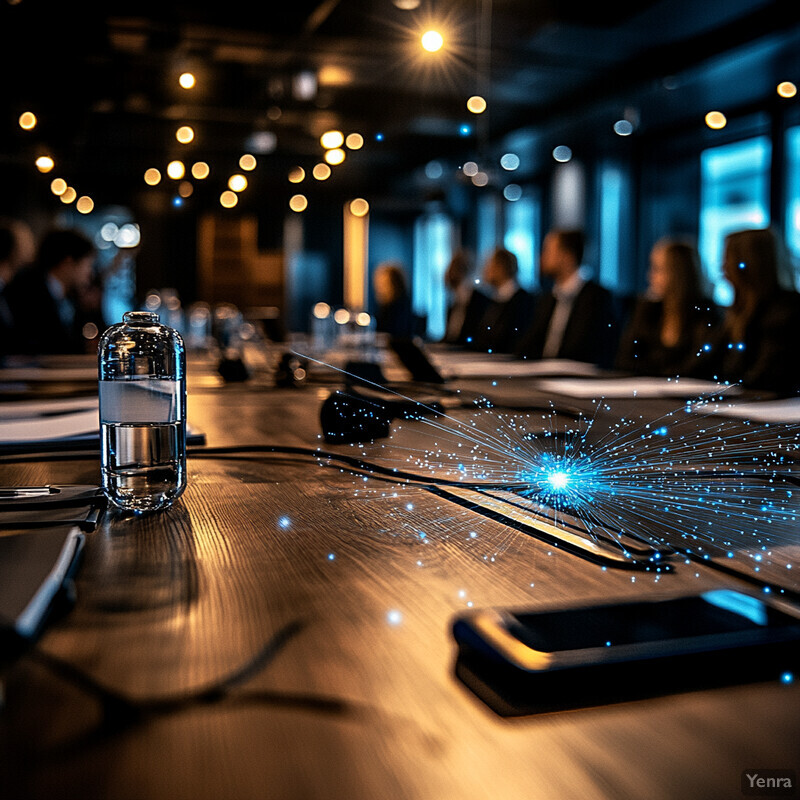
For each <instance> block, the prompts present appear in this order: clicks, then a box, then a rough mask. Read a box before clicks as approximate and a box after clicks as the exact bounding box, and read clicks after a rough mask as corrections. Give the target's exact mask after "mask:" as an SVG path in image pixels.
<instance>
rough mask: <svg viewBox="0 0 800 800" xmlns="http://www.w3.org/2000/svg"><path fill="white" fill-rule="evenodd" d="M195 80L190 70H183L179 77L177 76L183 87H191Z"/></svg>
mask: <svg viewBox="0 0 800 800" xmlns="http://www.w3.org/2000/svg"><path fill="white" fill-rule="evenodd" d="M196 82H197V81H196V80H195V77H194V75H192V73H191V72H184V73H182V74H181V76H180V78H178V83H179V84H180V85H181V86H182V87H183V88H184V89H192V88H194V85H195V83H196Z"/></svg>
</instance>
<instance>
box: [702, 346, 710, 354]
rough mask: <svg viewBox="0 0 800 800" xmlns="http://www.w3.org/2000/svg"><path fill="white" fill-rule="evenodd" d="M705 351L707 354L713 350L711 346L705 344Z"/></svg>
mask: <svg viewBox="0 0 800 800" xmlns="http://www.w3.org/2000/svg"><path fill="white" fill-rule="evenodd" d="M703 350H704V351H705V352H706V353H707V352H708V351H709V350H711V345H710V344H704V345H703Z"/></svg>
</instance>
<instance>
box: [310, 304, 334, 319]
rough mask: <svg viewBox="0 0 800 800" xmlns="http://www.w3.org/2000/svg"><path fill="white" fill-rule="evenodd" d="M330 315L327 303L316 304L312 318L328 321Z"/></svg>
mask: <svg viewBox="0 0 800 800" xmlns="http://www.w3.org/2000/svg"><path fill="white" fill-rule="evenodd" d="M330 315H331V307H330V306H329V305H328V304H327V303H316V304H315V305H314V316H315V317H316V318H317V319H328V317H329V316H330Z"/></svg>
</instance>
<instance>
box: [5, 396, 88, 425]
mask: <svg viewBox="0 0 800 800" xmlns="http://www.w3.org/2000/svg"><path fill="white" fill-rule="evenodd" d="M90 409H95V410H96V409H97V397H95V396H92V397H69V398H64V399H57V400H21V401H17V402H12V403H0V420H4V419H19V418H22V417H31V418H34V417H46V416H52V415H55V414H67V413H70V412H73V411H89V410H90Z"/></svg>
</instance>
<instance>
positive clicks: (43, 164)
mask: <svg viewBox="0 0 800 800" xmlns="http://www.w3.org/2000/svg"><path fill="white" fill-rule="evenodd" d="M55 165H56V162H55V161H53V159H52V158H50V156H39V158H37V159H36V169H38V170H39V172H50V170H51V169H53V167H54V166H55Z"/></svg>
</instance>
